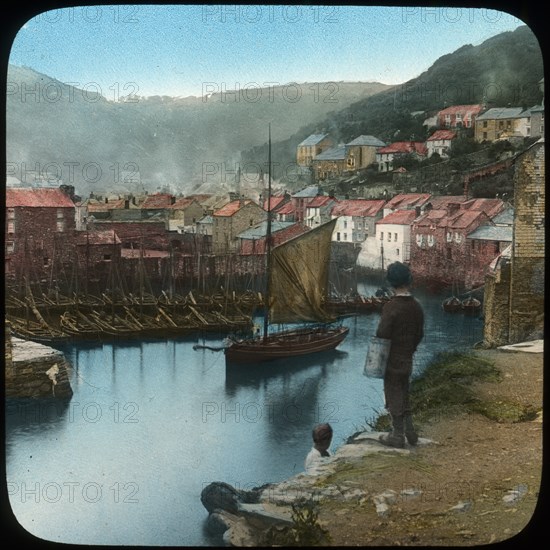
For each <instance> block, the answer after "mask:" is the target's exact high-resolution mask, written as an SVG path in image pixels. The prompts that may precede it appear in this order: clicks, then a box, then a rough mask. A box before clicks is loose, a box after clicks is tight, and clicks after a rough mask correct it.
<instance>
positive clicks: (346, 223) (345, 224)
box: [344, 220, 348, 229]
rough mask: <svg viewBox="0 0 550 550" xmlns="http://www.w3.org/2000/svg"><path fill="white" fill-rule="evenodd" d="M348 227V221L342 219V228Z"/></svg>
mask: <svg viewBox="0 0 550 550" xmlns="http://www.w3.org/2000/svg"><path fill="white" fill-rule="evenodd" d="M347 228H348V222H347V221H345V220H344V229H347Z"/></svg>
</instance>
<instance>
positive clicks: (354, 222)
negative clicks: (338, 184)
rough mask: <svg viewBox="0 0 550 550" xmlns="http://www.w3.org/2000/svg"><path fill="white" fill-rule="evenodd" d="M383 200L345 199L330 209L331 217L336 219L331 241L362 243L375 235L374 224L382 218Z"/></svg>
mask: <svg viewBox="0 0 550 550" xmlns="http://www.w3.org/2000/svg"><path fill="white" fill-rule="evenodd" d="M384 204H385V201H384V200H367V199H346V200H341V201H339V202H338V204H336V205H335V206H334V207H333V208H332V212H331V217H332V218H333V219H334V218H337V222H336V227H335V228H334V232H333V234H332V240H335V241H337V242H350V243H353V244H360V243H362V242H363V241H364V240H365V239H366V238H367V237H369V236H370V235H374V234H375V229H376V227H375V222H376V221H377V220H379V219H380V218H382V212H383V206H384Z"/></svg>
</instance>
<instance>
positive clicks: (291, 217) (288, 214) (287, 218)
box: [274, 202, 296, 222]
mask: <svg viewBox="0 0 550 550" xmlns="http://www.w3.org/2000/svg"><path fill="white" fill-rule="evenodd" d="M274 214H275V217H274V219H275V220H277V221H280V222H293V221H295V220H296V209H295V207H294V205H293V204H292V202H287V203H285V204H283V205H282V206H280V207H279V208H277V211H276V212H275V213H274Z"/></svg>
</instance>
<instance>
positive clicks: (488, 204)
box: [461, 199, 504, 218]
mask: <svg viewBox="0 0 550 550" xmlns="http://www.w3.org/2000/svg"><path fill="white" fill-rule="evenodd" d="M461 208H464V209H465V210H477V211H480V212H483V213H485V214H487V216H489V218H492V217H493V216H496V215H497V214H499V213H500V212H501V211H502V210H503V209H504V202H503V201H502V200H501V199H470V200H468V201H466V202H464V203H463V204H462V205H461Z"/></svg>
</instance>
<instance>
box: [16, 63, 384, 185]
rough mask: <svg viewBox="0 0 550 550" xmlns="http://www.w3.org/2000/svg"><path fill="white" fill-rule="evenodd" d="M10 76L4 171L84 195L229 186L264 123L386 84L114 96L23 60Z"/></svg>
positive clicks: (317, 110)
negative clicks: (72, 82) (39, 176)
mask: <svg viewBox="0 0 550 550" xmlns="http://www.w3.org/2000/svg"><path fill="white" fill-rule="evenodd" d="M7 81H8V88H7V90H8V93H7V107H6V125H7V151H6V154H7V157H6V160H7V162H8V175H13V176H15V177H17V178H19V179H26V180H27V181H29V180H30V179H31V178H32V177H34V174H32V173H31V171H35V170H36V171H39V172H41V173H42V175H43V176H44V175H46V174H45V172H48V173H49V174H51V175H52V176H59V177H60V178H61V179H62V181H63V183H65V184H73V185H75V187H76V190H77V192H78V193H80V194H82V195H83V196H87V194H88V193H89V192H90V191H102V190H112V191H114V192H125V191H128V190H136V188H138V189H141V188H144V189H147V190H148V191H149V192H151V191H155V190H157V189H161V188H164V187H165V186H170V187H171V188H172V190H174V191H176V192H184V193H189V192H191V191H193V190H196V189H198V188H199V187H200V186H201V185H202V184H203V183H204V182H205V181H206V182H207V183H212V184H214V187H216V186H218V187H219V186H220V184H221V185H223V184H224V183H227V186H228V187H229V188H233V186H234V177H235V175H234V171H235V169H236V163H237V162H238V161H239V160H240V151H241V150H243V149H247V148H250V147H252V146H254V145H257V144H258V143H263V142H264V141H265V140H266V136H267V124H268V122H276V124H273V138H274V139H276V140H281V139H286V138H288V137H289V136H291V135H293V134H294V133H295V132H296V131H298V129H299V128H300V127H302V126H304V125H306V124H310V123H312V122H313V123H315V122H319V121H321V120H323V119H324V118H326V117H327V116H328V115H329V114H330V113H336V112H338V111H339V110H341V109H343V108H345V107H347V106H349V105H350V104H352V103H355V102H357V101H358V100H361V99H363V98H366V97H369V96H371V95H373V94H375V93H378V92H380V91H382V90H386V89H388V88H390V87H389V86H387V85H385V84H380V83H376V82H335V83H301V84H298V85H288V86H277V87H272V88H267V87H265V88H259V87H255V86H248V87H245V88H244V89H241V90H238V91H237V92H236V93H235V92H231V91H227V92H225V91H223V93H222V92H220V91H218V93H213V94H210V95H208V96H205V97H203V98H200V97H186V98H174V97H168V96H162V97H161V96H154V97H149V98H145V97H138V96H130V97H126V98H125V100H124V101H116V102H115V101H112V100H110V99H108V98H106V97H104V96H102V95H99V94H98V93H97V90H98V88H97V86H95V85H93V84H89V85H87V86H83V87H82V89H79V88H75V87H72V86H69V85H67V84H64V83H62V82H60V81H58V80H55V79H54V78H51V77H49V76H47V75H43V74H40V73H37V72H36V71H34V70H32V69H30V68H27V67H18V66H14V65H10V66H9V67H8V78H7ZM128 91H130V90H128ZM114 92H115V91H109V90H103V94H104V95H108V94H113V93H114ZM53 179H55V178H53ZM137 181H140V182H141V183H140V184H139V185H136V184H135V183H133V182H137Z"/></svg>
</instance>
